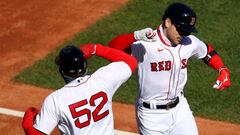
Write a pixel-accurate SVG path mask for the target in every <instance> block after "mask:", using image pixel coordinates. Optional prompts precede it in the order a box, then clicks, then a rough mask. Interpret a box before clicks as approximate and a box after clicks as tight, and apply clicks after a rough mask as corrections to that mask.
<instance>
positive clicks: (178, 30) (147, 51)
mask: <svg viewBox="0 0 240 135" xmlns="http://www.w3.org/2000/svg"><path fill="white" fill-rule="evenodd" d="M162 20H163V23H162V24H161V25H160V26H159V27H158V28H157V30H155V31H152V30H151V29H150V28H146V29H143V30H139V31H135V32H134V33H131V34H123V35H120V36H118V37H116V38H114V39H112V40H111V42H110V43H109V46H111V47H114V48H118V49H121V50H124V51H127V50H128V49H129V47H131V48H130V49H131V53H132V55H133V56H135V57H136V58H137V60H138V69H137V72H138V74H137V78H138V87H139V94H138V95H139V96H138V100H137V103H136V109H137V113H136V115H137V122H138V127H139V132H140V134H141V135H198V130H197V126H196V122H195V119H194V116H193V114H192V111H191V110H190V107H189V104H188V102H187V100H186V98H185V97H184V94H183V89H184V86H185V84H186V82H187V65H188V61H189V59H190V58H192V57H194V58H196V59H201V60H203V61H204V62H205V63H206V64H207V65H208V66H210V67H212V68H214V69H215V70H217V71H218V72H219V73H220V75H219V77H218V78H217V81H216V83H215V84H214V85H213V88H216V89H218V90H222V89H224V88H227V87H229V86H230V85H231V82H230V73H229V70H228V68H226V67H225V66H224V64H223V62H222V60H221V58H220V56H219V55H218V54H217V52H216V51H215V50H214V48H213V46H212V45H210V44H205V43H204V42H202V41H201V40H199V39H198V38H197V37H195V36H194V35H190V33H191V32H197V30H196V28H195V26H194V25H195V23H196V14H195V12H194V11H193V10H192V9H191V8H190V7H188V6H187V5H185V4H182V3H173V4H171V5H169V6H168V7H167V9H166V10H165V13H164V15H163V18H162ZM133 42H134V43H133ZM132 43H133V44H132ZM131 44H132V45H131ZM130 45H131V46H130Z"/></svg>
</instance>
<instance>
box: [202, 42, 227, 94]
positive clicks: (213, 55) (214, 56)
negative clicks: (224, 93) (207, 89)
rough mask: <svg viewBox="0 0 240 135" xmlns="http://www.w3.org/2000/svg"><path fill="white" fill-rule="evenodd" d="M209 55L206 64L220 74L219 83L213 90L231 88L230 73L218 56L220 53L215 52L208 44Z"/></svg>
mask: <svg viewBox="0 0 240 135" xmlns="http://www.w3.org/2000/svg"><path fill="white" fill-rule="evenodd" d="M207 50H208V51H207V55H206V57H205V58H204V62H205V63H206V64H207V65H208V66H210V67H212V68H214V69H215V70H217V71H218V72H219V76H218V78H217V81H216V82H215V84H214V85H213V88H216V89H218V90H222V89H224V88H227V87H230V86H231V81H230V71H229V69H228V68H227V67H225V66H224V64H223V61H222V59H221V58H220V56H219V55H218V53H217V52H216V51H215V50H214V48H213V46H212V45H211V44H207Z"/></svg>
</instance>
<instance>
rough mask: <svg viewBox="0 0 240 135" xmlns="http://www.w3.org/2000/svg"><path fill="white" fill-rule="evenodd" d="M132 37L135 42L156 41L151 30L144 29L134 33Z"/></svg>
mask: <svg viewBox="0 0 240 135" xmlns="http://www.w3.org/2000/svg"><path fill="white" fill-rule="evenodd" d="M134 37H135V39H136V40H143V41H147V42H154V41H156V32H154V31H153V30H152V29H151V28H145V29H142V30H138V31H135V32H134Z"/></svg>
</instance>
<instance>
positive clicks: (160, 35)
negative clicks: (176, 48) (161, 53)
mask: <svg viewBox="0 0 240 135" xmlns="http://www.w3.org/2000/svg"><path fill="white" fill-rule="evenodd" d="M160 27H161V25H160V26H159V28H158V29H157V34H158V37H159V39H160V40H161V41H162V43H163V44H164V45H166V46H171V45H170V44H168V43H166V42H165V41H164V40H163V37H162V34H161V31H160Z"/></svg>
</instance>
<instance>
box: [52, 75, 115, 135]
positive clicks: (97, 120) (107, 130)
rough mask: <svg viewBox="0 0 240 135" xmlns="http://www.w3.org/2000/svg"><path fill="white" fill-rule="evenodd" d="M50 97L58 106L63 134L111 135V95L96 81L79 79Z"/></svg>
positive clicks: (91, 78)
mask: <svg viewBox="0 0 240 135" xmlns="http://www.w3.org/2000/svg"><path fill="white" fill-rule="evenodd" d="M53 98H55V99H54V100H55V101H56V102H57V103H58V105H57V106H58V108H59V117H60V119H59V124H58V127H59V129H60V130H61V132H62V133H63V134H64V133H66V132H67V134H71V135H72V134H79V135H95V134H107V135H111V134H114V133H113V117H112V115H113V114H112V105H111V100H112V95H111V94H109V92H108V91H107V90H106V88H104V85H102V83H101V82H99V80H98V78H94V77H93V76H85V77H81V78H78V79H76V80H74V81H73V82H71V83H69V84H68V85H66V86H64V87H63V88H62V89H60V90H58V91H57V92H56V94H55V95H54V97H53Z"/></svg>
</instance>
